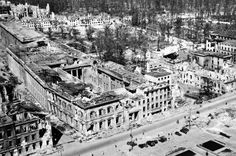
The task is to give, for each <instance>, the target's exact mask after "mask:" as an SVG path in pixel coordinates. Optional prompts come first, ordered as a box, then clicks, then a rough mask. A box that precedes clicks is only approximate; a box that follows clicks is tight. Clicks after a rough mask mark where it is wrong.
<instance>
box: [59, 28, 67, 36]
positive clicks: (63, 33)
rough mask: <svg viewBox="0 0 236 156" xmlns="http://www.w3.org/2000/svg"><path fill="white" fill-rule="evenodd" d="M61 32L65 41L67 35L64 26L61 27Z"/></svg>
mask: <svg viewBox="0 0 236 156" xmlns="http://www.w3.org/2000/svg"><path fill="white" fill-rule="evenodd" d="M60 30H61V37H62V38H63V39H65V38H66V34H65V32H64V28H63V26H60Z"/></svg>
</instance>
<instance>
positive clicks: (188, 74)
mask: <svg viewBox="0 0 236 156" xmlns="http://www.w3.org/2000/svg"><path fill="white" fill-rule="evenodd" d="M180 82H182V83H184V84H187V85H191V86H194V87H197V88H200V87H201V78H200V77H199V76H197V75H196V74H195V73H194V72H192V71H183V72H181V73H180Z"/></svg>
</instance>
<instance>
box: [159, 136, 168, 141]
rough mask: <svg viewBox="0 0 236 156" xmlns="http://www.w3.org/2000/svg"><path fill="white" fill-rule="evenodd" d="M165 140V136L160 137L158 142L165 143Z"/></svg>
mask: <svg viewBox="0 0 236 156" xmlns="http://www.w3.org/2000/svg"><path fill="white" fill-rule="evenodd" d="M166 140H167V138H166V137H165V136H161V137H160V138H159V141H160V142H165V141H166Z"/></svg>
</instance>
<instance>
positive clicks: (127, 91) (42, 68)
mask: <svg viewBox="0 0 236 156" xmlns="http://www.w3.org/2000/svg"><path fill="white" fill-rule="evenodd" d="M34 43H35V46H34V47H29V46H28V45H26V47H27V46H28V48H23V47H16V46H10V47H9V48H8V49H7V53H8V64H9V68H10V69H11V70H12V71H13V72H14V74H16V76H18V77H19V79H20V80H21V81H22V82H23V85H24V86H25V88H26V89H27V90H28V91H29V92H30V93H31V94H32V95H33V96H34V97H35V99H36V100H37V101H38V103H39V104H40V105H41V106H42V107H43V108H45V109H46V110H47V111H48V112H51V113H53V114H55V115H56V116H57V117H58V118H59V119H60V120H62V121H64V122H65V123H67V124H69V125H70V126H71V127H73V128H75V129H77V130H78V131H79V132H80V133H81V134H82V135H85V136H88V135H90V134H94V133H97V132H102V131H103V130H108V129H110V128H115V127H122V126H125V125H130V124H131V123H132V124H135V123H139V122H141V121H142V120H145V119H146V118H148V117H150V116H152V114H156V113H161V112H163V111H166V110H168V109H170V108H172V93H171V75H172V74H171V73H168V72H166V71H165V70H164V69H159V70H156V71H153V72H154V73H155V74H151V73H147V75H146V76H143V75H141V74H136V73H132V72H129V71H127V70H125V68H124V67H123V66H121V65H117V64H114V65H110V64H100V63H98V62H97V61H96V60H87V59H83V57H82V55H78V51H76V52H75V51H71V50H68V48H65V46H62V45H60V44H56V43H53V42H51V41H50V42H49V41H47V42H46V41H45V45H42V44H40V43H38V42H37V40H35V42H34ZM109 63H112V62H109Z"/></svg>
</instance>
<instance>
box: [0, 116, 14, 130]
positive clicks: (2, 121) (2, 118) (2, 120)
mask: <svg viewBox="0 0 236 156" xmlns="http://www.w3.org/2000/svg"><path fill="white" fill-rule="evenodd" d="M11 122H12V119H11V118H10V117H9V116H8V115H6V114H2V113H1V114H0V127H1V126H3V125H5V124H8V123H11Z"/></svg>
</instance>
